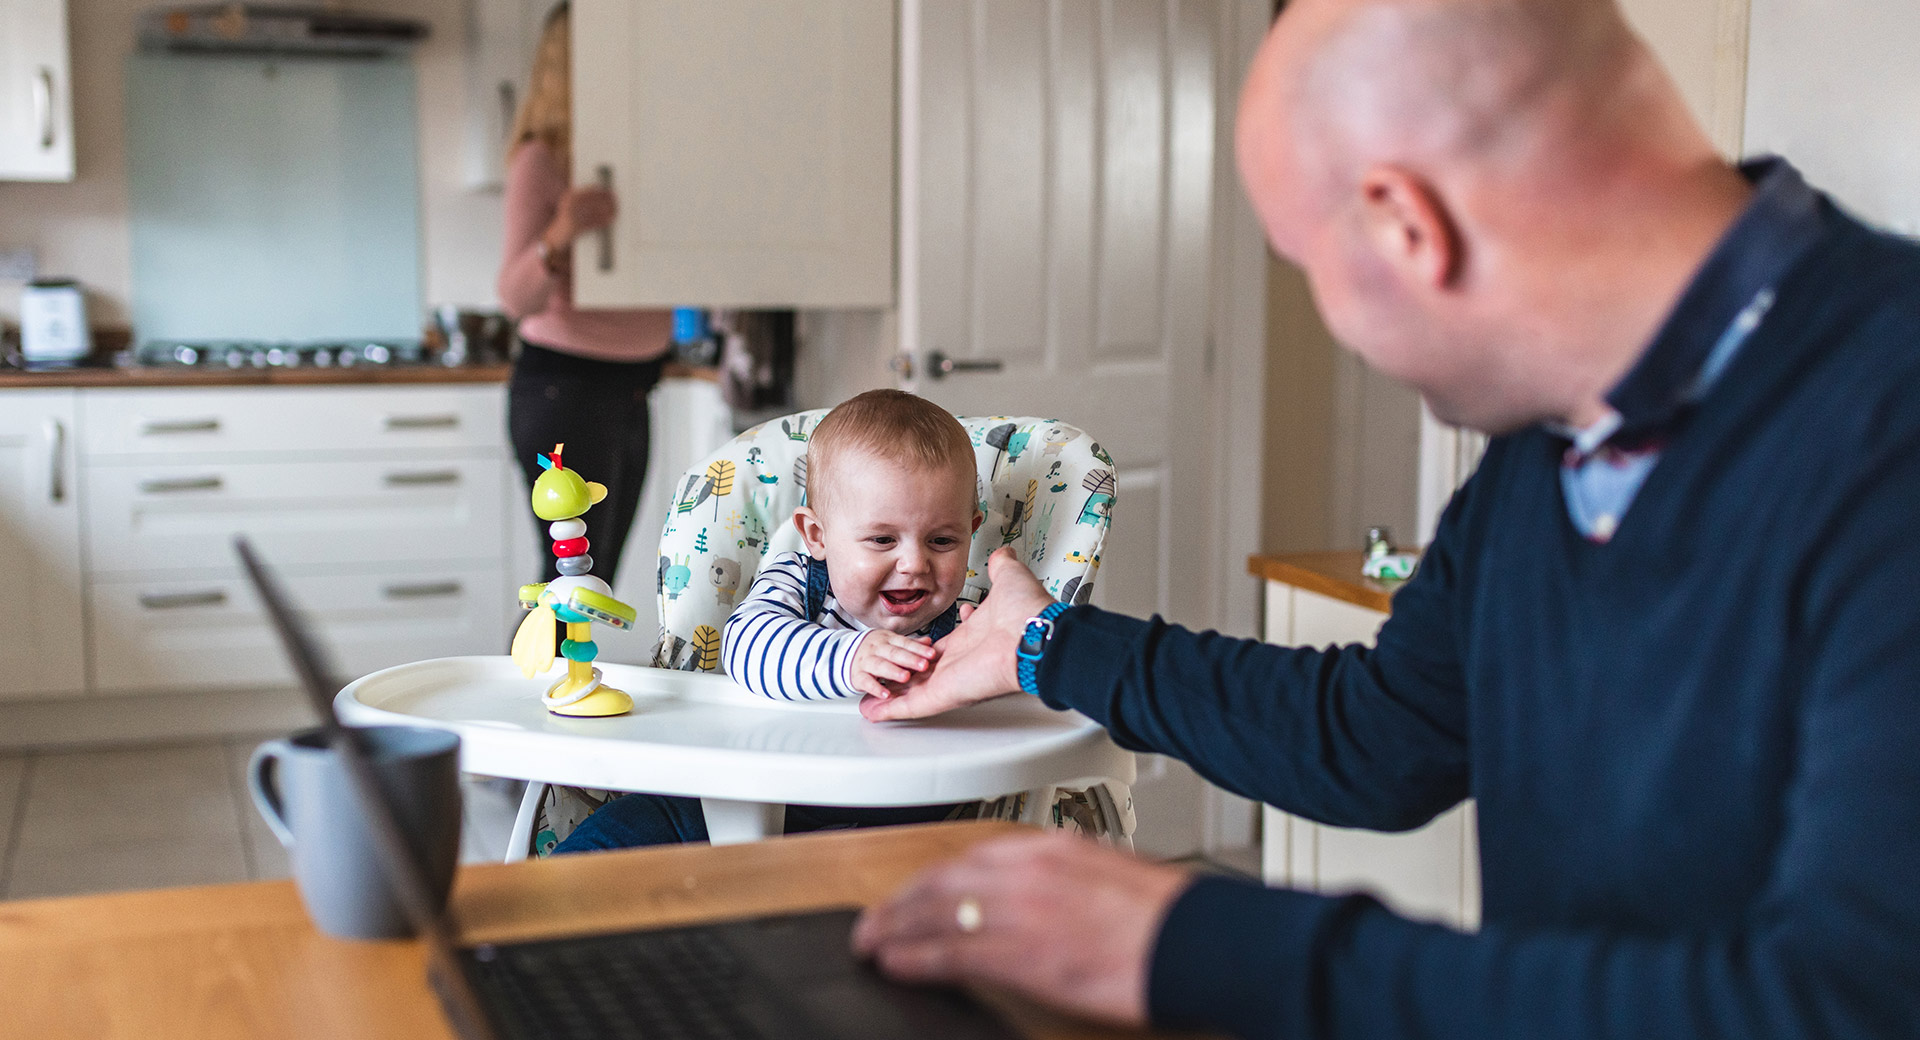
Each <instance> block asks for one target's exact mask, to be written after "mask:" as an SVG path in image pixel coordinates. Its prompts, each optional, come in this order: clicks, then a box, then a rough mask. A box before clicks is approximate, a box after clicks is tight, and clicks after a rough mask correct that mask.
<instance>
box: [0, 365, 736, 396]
mask: <svg viewBox="0 0 1920 1040" xmlns="http://www.w3.org/2000/svg"><path fill="white" fill-rule="evenodd" d="M511 371H512V366H511V365H507V364H504V363H502V364H493V365H461V366H458V367H454V368H448V367H446V366H443V365H403V366H399V367H377V366H375V367H360V368H243V369H230V368H222V369H200V368H111V367H99V368H69V369H59V370H53V371H44V372H26V371H22V370H20V369H15V368H0V390H6V389H18V388H24V387H42V388H72V387H125V388H146V387H162V386H188V387H215V386H380V385H421V384H436V383H504V382H506V381H507V376H508V374H509V373H510V372H511ZM663 378H666V379H703V380H706V381H708V382H714V381H716V380H717V379H719V373H718V370H716V369H712V368H695V367H693V366H691V365H682V364H679V363H678V362H669V363H668V364H667V367H666V371H665V372H664V373H663Z"/></svg>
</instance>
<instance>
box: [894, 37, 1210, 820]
mask: <svg viewBox="0 0 1920 1040" xmlns="http://www.w3.org/2000/svg"><path fill="white" fill-rule="evenodd" d="M1226 6H1227V5H1226V4H1224V3H1222V2H1220V0H926V2H915V0H908V2H907V3H906V4H905V6H904V7H903V9H902V36H903V41H902V50H901V53H902V65H901V80H902V93H903V97H904V98H905V102H904V105H905V110H904V111H903V120H902V124H901V147H902V155H903V161H902V169H901V183H900V195H901V226H902V242H901V306H900V323H901V329H900V340H901V349H902V353H903V357H902V358H901V359H899V361H898V362H897V363H898V364H899V365H900V367H901V369H902V371H903V373H904V378H905V380H906V382H907V383H908V385H910V386H911V387H912V388H913V389H915V390H916V391H918V392H919V393H921V394H923V395H925V396H927V397H929V398H931V399H933V400H935V401H938V402H939V403H940V404H942V405H943V406H945V407H946V408H948V409H949V410H951V411H953V412H956V413H958V414H962V415H1044V416H1049V417H1057V418H1059V419H1062V420H1064V421H1066V422H1069V423H1072V424H1074V425H1076V426H1079V427H1081V428H1083V429H1085V430H1087V431H1088V432H1090V433H1092V434H1093V435H1094V437H1095V438H1097V439H1098V440H1099V441H1100V443H1101V445H1102V446H1103V447H1104V448H1106V449H1107V450H1108V451H1109V452H1110V453H1111V454H1112V456H1113V458H1114V462H1115V469H1116V471H1117V474H1118V481H1119V495H1118V501H1117V503H1116V505H1115V509H1114V521H1113V531H1112V534H1111V535H1110V536H1109V537H1108V540H1107V546H1106V549H1105V551H1104V553H1103V557H1104V558H1103V560H1102V563H1101V568H1100V575H1099V580H1098V583H1097V584H1096V586H1095V589H1094V595H1093V601H1094V602H1095V603H1097V604H1100V605H1101V606H1104V607H1107V608H1110V609H1113V610H1117V611H1121V612H1124V613H1128V614H1132V615H1136V616H1142V617H1144V616H1147V615H1151V614H1155V613H1158V614H1164V615H1166V616H1167V617H1169V618H1170V619H1172V620H1175V621H1179V622H1183V623H1187V624H1190V625H1198V626H1210V625H1212V624H1213V623H1214V621H1215V619H1214V618H1213V617H1212V616H1211V611H1210V609H1209V607H1208V602H1209V600H1208V597H1207V595H1206V593H1207V592H1208V590H1207V589H1205V588H1204V587H1203V586H1205V585H1206V584H1207V580H1206V579H1205V578H1203V577H1201V576H1203V575H1207V574H1209V573H1211V572H1210V570H1209V568H1210V561H1211V553H1212V540H1213V537H1214V535H1213V531H1214V529H1215V527H1216V525H1215V523H1214V519H1213V517H1212V515H1211V511H1210V510H1211V506H1210V505H1209V503H1210V502H1211V501H1212V491H1213V488H1212V486H1211V481H1212V479H1213V477H1212V474H1213V472H1214V465H1213V460H1212V457H1211V452H1210V447H1209V437H1210V434H1209V432H1208V431H1209V430H1210V424H1209V422H1208V418H1207V416H1206V415H1205V414H1204V409H1205V405H1204V402H1205V401H1206V399H1207V396H1206V387H1205V379H1206V371H1205V367H1206V365H1207V364H1208V363H1209V358H1208V357H1207V354H1208V321H1209V315H1210V313H1211V299H1212V289H1213V286H1212V278H1213V274H1212V270H1211V263H1210V258H1211V256H1212V255H1213V248H1212V241H1213V234H1214V228H1213V217H1214V196H1213V190H1214V184H1215V174H1216V167H1215V163H1216V162H1217V161H1223V160H1224V158H1225V149H1224V148H1222V147H1220V146H1219V142H1218V141H1217V140H1216V138H1217V136H1218V133H1217V128H1218V126H1219V123H1220V119H1219V117H1220V110H1219V106H1220V105H1221V104H1223V103H1224V102H1223V101H1222V100H1221V99H1222V98H1223V97H1229V98H1230V97H1231V91H1232V90H1234V89H1236V88H1237V85H1224V86H1223V84H1222V82H1221V73H1220V69H1221V66H1222V64H1223V62H1222V59H1221V57H1220V55H1221V54H1222V53H1223V48H1222V45H1221V41H1222V40H1223V39H1224V38H1225V36H1226V31H1225V22H1224V18H1225V17H1226V15H1227V11H1226V10H1225V8H1226ZM1233 75H1234V76H1235V77H1236V78H1237V72H1234V73H1233ZM1141 772H1142V783H1141V784H1140V785H1139V787H1138V788H1137V789H1136V794H1137V795H1138V798H1139V807H1140V813H1141V817H1142V818H1141V834H1140V838H1141V841H1142V848H1143V850H1146V851H1150V852H1154V853H1159V854H1169V855H1170V854H1180V853H1183V852H1190V851H1193V850H1194V849H1197V848H1198V847H1199V845H1200V842H1201V830H1202V827H1203V824H1202V820H1203V819H1204V813H1203V812H1202V811H1201V805H1200V800H1201V790H1202V786H1201V783H1200V781H1199V780H1198V778H1197V777H1195V776H1194V775H1193V774H1192V773H1191V772H1189V771H1187V770H1185V769H1184V767H1177V766H1172V765H1171V764H1170V763H1166V762H1163V761H1147V762H1143V763H1142V771H1141ZM1155 778H1157V779H1155Z"/></svg>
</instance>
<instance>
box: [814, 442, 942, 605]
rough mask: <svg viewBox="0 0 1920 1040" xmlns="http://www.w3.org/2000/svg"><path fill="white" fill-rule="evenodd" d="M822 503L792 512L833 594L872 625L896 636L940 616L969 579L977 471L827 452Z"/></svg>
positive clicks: (840, 603)
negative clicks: (828, 470)
mask: <svg viewBox="0 0 1920 1040" xmlns="http://www.w3.org/2000/svg"><path fill="white" fill-rule="evenodd" d="M831 480H832V482H833V484H832V486H831V487H829V488H825V489H822V490H824V491H825V492H826V493H825V496H824V497H825V501H824V502H823V503H822V504H823V506H824V509H822V510H818V511H815V510H811V509H804V510H802V511H801V515H799V516H796V517H795V522H796V523H798V524H799V525H800V533H801V535H802V536H803V537H805V539H806V542H807V549H808V550H809V551H810V552H812V553H813V555H814V556H815V557H817V558H820V559H824V560H826V561H827V571H828V573H829V575H830V576H831V578H832V582H833V598H834V599H835V601H837V602H838V603H839V605H840V609H841V610H842V611H845V612H847V613H848V614H850V615H852V616H853V617H854V618H857V619H858V620H859V621H860V622H861V623H863V624H865V625H867V626H868V627H870V628H880V629H885V630H887V631H889V632H898V633H901V634H903V635H905V634H909V633H913V632H918V631H919V630H921V629H923V628H925V627H927V625H928V624H930V623H931V622H932V621H933V619H934V618H937V617H939V616H940V614H941V613H942V612H944V611H945V610H946V609H947V608H948V607H950V606H952V605H953V601H954V600H956V599H959V598H960V592H961V590H962V588H964V587H965V585H966V581H967V549H968V547H969V545H970V544H971V542H972V539H973V529H974V528H975V527H977V526H979V523H980V521H979V519H978V517H979V513H978V511H977V510H976V508H975V503H974V498H973V492H974V473H973V470H972V468H971V467H968V468H967V469H966V470H965V471H961V470H960V469H959V467H955V468H954V469H953V470H929V469H920V468H917V467H914V466H910V465H905V464H902V463H899V462H894V461H891V460H887V459H880V458H876V457H874V456H872V455H869V454H866V453H864V452H848V453H847V455H845V456H844V457H842V458H839V459H835V460H834V469H833V473H832V475H831Z"/></svg>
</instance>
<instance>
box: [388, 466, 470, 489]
mask: <svg viewBox="0 0 1920 1040" xmlns="http://www.w3.org/2000/svg"><path fill="white" fill-rule="evenodd" d="M386 482H387V486H388V487H436V486H438V485H442V484H458V483H460V471H459V470H457V469H442V470H434V471H433V472H431V473H389V474H387V476H386Z"/></svg>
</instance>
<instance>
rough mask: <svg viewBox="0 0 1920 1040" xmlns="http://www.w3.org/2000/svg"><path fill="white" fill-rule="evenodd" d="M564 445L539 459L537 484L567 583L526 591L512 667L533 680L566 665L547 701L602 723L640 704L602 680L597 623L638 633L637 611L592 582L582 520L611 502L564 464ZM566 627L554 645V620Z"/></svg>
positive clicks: (536, 508) (539, 507) (539, 511)
mask: <svg viewBox="0 0 1920 1040" xmlns="http://www.w3.org/2000/svg"><path fill="white" fill-rule="evenodd" d="M565 448H566V445H565V444H556V445H554V446H553V451H552V453H551V454H547V455H540V456H538V460H539V462H540V468H541V469H543V470H546V472H545V473H542V474H540V478H539V479H538V480H536V481H534V482H533V496H532V497H533V513H534V515H535V516H538V517H539V518H540V519H542V520H546V521H549V524H548V526H547V533H548V534H549V535H551V536H552V537H553V555H554V557H555V559H556V561H557V566H558V568H559V570H560V577H558V578H555V579H554V580H553V581H549V582H543V583H541V584H538V585H522V586H520V606H521V607H522V608H523V609H525V610H528V611H530V613H529V614H528V615H527V619H526V620H525V621H523V622H521V623H520V630H519V631H518V632H516V633H514V636H513V663H514V664H516V665H518V666H519V668H520V673H521V674H522V675H525V676H526V677H527V678H529V679H531V678H533V677H534V676H536V675H539V674H540V673H541V672H544V671H546V670H547V669H549V668H552V667H553V659H554V657H555V656H563V657H565V658H566V659H567V674H566V675H564V676H562V677H561V678H560V679H559V680H557V681H555V682H554V684H553V685H552V686H549V687H547V692H546V693H545V694H544V695H543V696H542V697H541V702H542V703H543V704H545V705H546V707H547V710H548V711H550V712H553V713H554V714H555V715H571V716H580V717H597V716H604V715H622V714H625V713H626V712H628V711H631V710H632V709H633V698H632V697H629V696H628V695H627V694H626V693H625V692H623V691H621V690H616V689H614V688H613V687H611V686H607V685H605V684H604V683H602V682H601V673H600V669H598V668H595V667H593V660H594V658H596V657H598V656H599V655H600V648H599V647H598V646H596V645H594V642H593V622H595V621H598V622H600V623H601V624H603V625H612V626H613V627H615V628H618V629H630V628H632V627H633V621H634V617H635V612H634V609H633V608H632V607H630V606H628V605H627V604H625V603H622V602H620V601H619V600H617V599H614V598H613V589H611V588H610V587H608V585H607V583H606V582H604V581H601V580H600V579H599V578H596V577H594V576H593V573H592V571H593V557H591V556H589V555H587V549H588V542H587V524H586V521H584V520H581V519H580V517H581V515H582V514H584V513H586V511H587V510H589V509H591V508H593V507H594V506H595V505H596V504H598V503H599V501H600V500H601V499H603V498H605V497H607V488H606V485H604V484H596V483H594V482H592V481H590V480H586V479H584V478H582V477H581V476H580V474H578V473H576V472H574V471H573V470H570V469H567V468H566V467H565V466H563V465H562V464H561V461H560V453H561V451H562V450H563V449H565ZM556 621H564V622H566V623H567V637H566V639H564V640H559V645H558V647H556V646H555V642H556V639H557V636H556V634H555V622H556Z"/></svg>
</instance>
